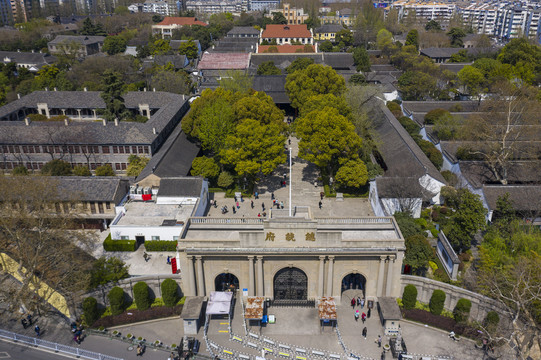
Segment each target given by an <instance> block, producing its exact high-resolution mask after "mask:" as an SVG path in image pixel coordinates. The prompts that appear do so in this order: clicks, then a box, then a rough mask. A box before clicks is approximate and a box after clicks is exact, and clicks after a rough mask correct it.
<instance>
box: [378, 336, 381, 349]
mask: <svg viewBox="0 0 541 360" xmlns="http://www.w3.org/2000/svg"><path fill="white" fill-rule="evenodd" d="M378 347H379V348H380V347H381V335H378Z"/></svg>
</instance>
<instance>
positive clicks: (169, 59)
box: [154, 54, 188, 69]
mask: <svg viewBox="0 0 541 360" xmlns="http://www.w3.org/2000/svg"><path fill="white" fill-rule="evenodd" d="M168 63H171V64H172V65H173V66H174V67H175V69H184V68H185V67H186V66H188V65H187V61H186V55H178V54H177V55H156V56H154V64H157V65H160V66H164V65H167V64H168Z"/></svg>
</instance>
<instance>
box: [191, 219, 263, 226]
mask: <svg viewBox="0 0 541 360" xmlns="http://www.w3.org/2000/svg"><path fill="white" fill-rule="evenodd" d="M263 220H264V219H262V218H207V217H192V218H190V223H191V224H208V225H212V224H263Z"/></svg>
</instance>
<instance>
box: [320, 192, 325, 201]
mask: <svg viewBox="0 0 541 360" xmlns="http://www.w3.org/2000/svg"><path fill="white" fill-rule="evenodd" d="M323 196H325V193H324V192H323V191H322V192H320V193H319V197H320V198H321V200H323Z"/></svg>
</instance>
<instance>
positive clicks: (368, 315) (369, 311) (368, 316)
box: [366, 308, 372, 319]
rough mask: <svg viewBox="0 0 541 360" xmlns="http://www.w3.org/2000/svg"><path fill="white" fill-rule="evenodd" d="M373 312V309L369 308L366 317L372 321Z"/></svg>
mask: <svg viewBox="0 0 541 360" xmlns="http://www.w3.org/2000/svg"><path fill="white" fill-rule="evenodd" d="M371 312H372V309H370V308H368V313H367V314H366V317H367V318H369V319H370V313H371Z"/></svg>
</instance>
